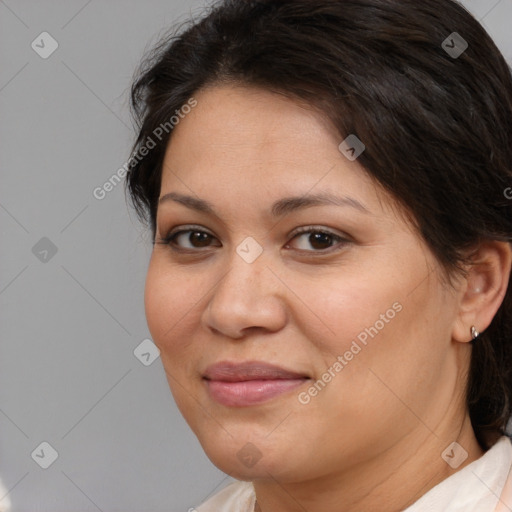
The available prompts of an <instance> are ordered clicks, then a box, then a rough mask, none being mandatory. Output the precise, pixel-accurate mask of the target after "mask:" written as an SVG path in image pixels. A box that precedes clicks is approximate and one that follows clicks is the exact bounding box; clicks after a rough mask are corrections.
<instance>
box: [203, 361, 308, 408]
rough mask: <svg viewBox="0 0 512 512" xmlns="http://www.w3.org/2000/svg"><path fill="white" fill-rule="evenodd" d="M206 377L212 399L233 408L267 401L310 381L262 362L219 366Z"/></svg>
mask: <svg viewBox="0 0 512 512" xmlns="http://www.w3.org/2000/svg"><path fill="white" fill-rule="evenodd" d="M203 378H204V380H205V384H206V386H207V388H208V391H209V393H210V396H211V397H212V398H213V399H214V400H215V401H216V402H219V403H221V404H223V405H226V406H231V407H244V406H250V405H256V404H259V403H262V402H266V401H267V400H270V399H272V398H274V397H276V396H278V395H281V394H282V393H286V392H287V391H291V390H292V389H295V388H296V387H298V386H300V385H302V384H304V382H305V381H306V380H308V379H309V377H308V376H307V375H304V374H300V373H297V372H294V371H290V370H286V369H284V368H281V367H279V366H275V365H272V364H268V363H264V362H260V361H246V362H242V363H230V362H221V363H217V364H215V365H212V366H209V367H208V368H207V369H206V371H205V372H204V374H203Z"/></svg>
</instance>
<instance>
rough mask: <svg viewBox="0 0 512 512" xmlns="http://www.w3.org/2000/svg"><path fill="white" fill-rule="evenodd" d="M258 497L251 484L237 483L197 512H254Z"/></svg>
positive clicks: (214, 497) (205, 503)
mask: <svg viewBox="0 0 512 512" xmlns="http://www.w3.org/2000/svg"><path fill="white" fill-rule="evenodd" d="M255 500H256V496H255V493H254V487H253V485H252V483H251V482H242V481H238V480H237V481H236V482H233V483H231V484H229V485H228V486H227V487H225V488H224V489H222V490H221V491H220V492H218V493H217V494H215V495H214V496H212V497H211V498H210V499H209V500H207V501H205V502H204V503H203V504H202V505H200V506H199V507H197V508H196V510H197V512H253V510H254V502H255Z"/></svg>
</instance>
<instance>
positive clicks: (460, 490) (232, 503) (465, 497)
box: [197, 436, 512, 512]
mask: <svg viewBox="0 0 512 512" xmlns="http://www.w3.org/2000/svg"><path fill="white" fill-rule="evenodd" d="M507 478H508V480H507ZM505 482H507V491H508V492H509V494H508V495H507V496H506V497H505V496H504V495H503V496H501V495H502V492H503V490H504V487H505ZM511 491H512V442H511V440H510V438H508V437H506V436H503V437H501V438H500V439H499V440H498V441H497V442H496V444H495V445H494V446H492V447H491V448H490V449H489V450H487V452H485V453H484V454H483V455H482V456H481V457H480V458H479V459H477V460H475V461H473V462H472V463H471V464H468V465H467V466H465V467H464V468H462V469H461V470H460V471H457V472H456V473H454V474H453V475H451V476H449V477H448V478H446V479H445V480H443V481H442V482H440V483H439V484H437V485H436V486H435V487H433V488H432V489H430V491H428V492H427V493H426V494H424V495H423V496H422V497H421V498H420V499H419V500H417V501H416V502H415V503H413V504H412V505H411V506H410V507H408V508H406V509H405V510H404V511H403V512H496V511H497V510H500V511H501V510H503V511H510V510H512V492H511ZM500 496H501V499H502V503H501V504H500ZM255 501H256V495H255V493H254V487H253V485H252V483H251V482H241V481H235V482H233V483H231V484H230V485H228V486H227V487H225V488H224V489H222V491H220V492H219V493H217V494H216V495H215V496H213V497H212V498H210V499H209V500H208V501H206V502H205V503H203V504H202V505H201V506H199V507H198V508H197V512H253V510H254V502H255ZM498 505H500V507H501V508H500V509H498V508H497V507H498Z"/></svg>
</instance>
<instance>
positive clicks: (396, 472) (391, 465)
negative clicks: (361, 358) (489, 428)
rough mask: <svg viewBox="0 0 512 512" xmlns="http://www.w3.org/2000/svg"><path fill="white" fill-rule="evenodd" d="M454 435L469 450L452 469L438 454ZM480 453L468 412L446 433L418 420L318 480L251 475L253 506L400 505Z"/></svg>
mask: <svg viewBox="0 0 512 512" xmlns="http://www.w3.org/2000/svg"><path fill="white" fill-rule="evenodd" d="M452 441H457V443H459V444H460V445H461V446H462V447H463V448H464V449H465V450H466V451H467V452H468V458H467V459H466V460H465V461H464V462H462V463H461V464H460V465H459V466H458V467H457V468H455V469H453V468H452V467H450V465H448V463H447V462H445V460H444V459H443V458H442V457H441V454H442V453H443V452H444V451H445V449H446V448H447V446H448V445H450V443H451V442H452ZM483 454H484V451H483V450H482V448H481V447H480V445H479V444H478V442H477V440H476V437H475V435H474V432H473V429H472V426H471V422H470V419H469V416H468V415H466V416H465V418H464V421H463V424H462V427H459V428H457V429H456V430H455V431H454V432H452V433H450V434H449V435H446V433H443V435H436V434H435V433H434V432H431V431H428V430H427V429H425V427H424V426H422V429H421V430H420V429H418V432H413V433H411V435H410V436H408V437H407V438H404V439H403V440H401V441H400V443H397V444H396V445H394V446H393V447H392V448H390V449H388V450H387V451H385V452H384V453H382V454H379V456H378V457H376V458H374V459H372V460H369V461H367V462H365V463H364V464H360V465H359V466H357V467H351V468H350V469H348V470H346V471H344V472H343V473H341V474H337V475H329V477H326V478H322V479H321V481H320V480H315V481H310V482H296V483H288V482H287V483H280V482H278V481H276V480H274V479H272V480H270V481H269V480H257V481H255V482H254V488H255V490H256V496H257V503H256V506H255V512H304V510H322V511H323V512H367V511H368V510H379V512H396V511H397V510H404V509H405V508H407V507H409V506H410V505H412V504H413V503H414V502H415V501H417V500H418V499H419V498H420V497H421V496H423V495H424V494H425V493H426V492H428V491H429V490H430V489H432V488H433V487H435V486H436V485H437V484H439V483H440V482H442V481H443V480H445V479H446V478H448V477H449V476H451V475H452V474H454V473H456V472H457V471H460V470H461V469H462V468H463V467H465V466H467V465H468V464H470V463H471V462H473V461H475V460H477V459H478V458H480V457H481V456H482V455H483Z"/></svg>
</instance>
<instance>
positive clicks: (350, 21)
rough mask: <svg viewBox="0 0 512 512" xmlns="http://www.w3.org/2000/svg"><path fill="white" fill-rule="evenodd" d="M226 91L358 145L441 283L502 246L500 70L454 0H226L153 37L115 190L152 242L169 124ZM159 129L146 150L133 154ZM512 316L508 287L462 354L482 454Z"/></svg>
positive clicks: (506, 378)
mask: <svg viewBox="0 0 512 512" xmlns="http://www.w3.org/2000/svg"><path fill="white" fill-rule="evenodd" d="M454 32H457V34H459V36H461V37H462V38H463V40H465V41H466V42H467V44H468V47H467V49H466V50H465V51H463V53H462V54H461V55H454V54H453V53H451V54H450V52H449V51H448V50H449V48H450V47H453V46H454V45H455V42H454V41H460V39H453V38H454V37H455V38H457V37H458V36H453V35H452V34H453V33H454ZM450 37H451V38H452V39H450ZM446 40H447V41H448V43H444V44H443V42H444V41H446ZM447 44H448V46H447ZM457 47H458V48H461V47H460V43H459V42H457ZM461 49H463V48H461ZM223 82H234V83H240V84H247V85H251V86H257V87H261V88H264V89H266V90H270V91H274V92H277V93H280V94H284V95H286V96H288V97H290V98H294V99H298V100H301V101H305V102H307V103H308V104H310V105H311V106H313V107H315V108H318V109H319V110H320V111H321V112H323V114H324V115H325V116H326V117H327V118H328V119H330V120H331V121H332V123H333V124H334V126H335V127H336V129H337V130H338V131H339V135H340V141H341V140H343V138H345V137H346V136H348V135H349V134H356V135H357V137H358V138H359V139H361V140H362V141H363V143H364V144H365V146H366V150H365V151H364V153H363V154H362V155H361V156H360V157H359V159H358V161H359V162H360V163H361V164H362V165H363V167H364V168H365V169H366V171H367V173H368V174H369V175H370V176H371V177H372V178H373V179H374V180H375V181H376V182H377V183H379V184H380V185H381V186H383V187H384V188H385V189H386V190H387V191H389V192H390V193H391V195H392V196H393V197H394V198H395V199H396V201H397V204H400V205H401V206H403V207H405V209H406V210H407V212H408V213H409V215H410V218H411V219H412V220H413V222H414V223H415V225H416V227H417V229H418V233H419V234H420V235H421V236H422V237H423V238H424V240H425V241H426V243H427V244H428V246H429V247H430V248H431V250H432V252H433V254H434V255H435V256H436V258H437V259H438V261H439V262H440V263H441V265H442V268H443V269H444V270H446V272H447V275H450V274H451V273H453V272H455V271H462V269H463V265H464V264H466V263H468V262H470V258H469V257H468V251H470V250H471V249H472V248H475V247H477V245H478V243H479V242H481V241H483V240H486V239H491V240H500V241H506V242H509V243H510V242H511V241H512V200H511V199H509V198H507V197H506V193H505V190H507V187H510V186H512V77H511V72H510V69H509V67H508V65H507V63H506V61H505V60H504V58H503V56H502V55H501V53H500V51H499V50H498V49H497V47H496V45H495V44H494V42H493V41H492V39H491V38H490V37H489V35H488V34H487V33H486V32H485V30H484V29H483V28H482V26H481V25H480V24H479V23H478V22H477V21H476V20H475V19H474V18H473V17H472V16H471V15H470V14H469V13H468V12H467V11H466V10H465V9H464V8H463V7H462V6H461V5H460V4H458V3H456V2H455V1H452V0H421V1H418V0H259V1H258V0H255V1H250V0H243V1H242V0H225V1H222V2H220V3H217V4H216V5H214V6H213V7H212V8H211V9H210V11H209V12H208V13H207V14H206V15H205V16H204V17H203V18H202V19H200V20H199V21H197V22H190V23H189V24H188V25H187V26H185V27H181V28H180V29H179V30H178V31H177V32H173V33H172V34H171V35H170V36H166V37H164V38H163V39H162V40H161V42H160V43H159V44H158V45H157V46H156V47H155V48H154V49H153V50H152V52H151V53H150V54H149V55H148V56H147V57H146V59H145V60H144V61H143V63H142V65H141V67H140V68H139V69H138V71H137V77H136V79H135V80H134V83H133V85H132V90H131V105H132V111H133V114H134V117H135V120H136V123H137V128H138V130H139V133H138V137H137V139H136V142H135V144H134V147H133V153H132V157H131V162H130V170H129V173H128V176H127V181H126V185H127V190H128V191H129V193H130V196H131V200H132V203H133V205H134V207H135V210H136V212H137V214H138V215H139V217H140V218H141V220H143V221H146V222H148V223H149V226H150V228H151V231H152V236H153V238H154V236H155V230H156V210H157V204H158V197H159V194H160V183H161V171H162V161H163V157H164V152H165V149H166V146H167V143H168V142H169V140H170V137H171V136H172V126H170V125H169V119H170V118H171V116H173V115H175V116H176V114H177V113H178V112H180V109H181V108H182V106H183V105H186V104H187V102H189V101H190V98H191V97H193V95H194V93H196V92H197V91H198V90H199V89H201V88H204V87H205V86H207V85H212V84H217V83H223ZM176 119H177V118H176ZM178 122H179V121H178ZM165 123H167V125H166V126H167V128H169V129H168V130H167V129H166V130H165V135H163V136H160V137H158V139H159V140H158V141H157V142H158V143H157V145H156V147H155V148H153V149H151V150H149V152H147V151H141V150H142V149H143V148H144V146H145V145H147V142H148V140H149V139H153V140H154V139H155V130H156V129H158V127H159V126H163V125H165ZM171 124H172V123H171ZM161 131H162V130H161V129H160V132H161ZM160 132H158V133H159V134H160ZM160 135H162V134H160ZM141 153H145V154H144V156H141ZM134 155H135V156H134ZM511 317H512V291H511V288H510V286H509V287H508V290H507V293H506V296H505V299H504V301H503V303H502V305H501V307H500V309H499V310H498V312H497V314H496V315H495V317H494V319H493V321H492V323H491V325H490V326H489V328H488V329H487V330H486V331H485V332H484V333H482V334H481V335H480V337H479V338H478V341H477V342H476V343H474V345H473V352H472V359H471V366H470V370H469V377H468V386H467V405H468V408H469V413H470V417H471V421H472V425H473V428H474V430H475V433H476V436H477V439H478V441H479V443H480V444H481V446H482V447H483V448H484V449H487V448H489V447H490V446H491V444H492V443H493V442H494V439H495V437H496V436H497V435H499V434H503V433H504V432H505V429H506V425H507V422H508V420H509V419H510V416H511V403H510V398H511V396H512V325H511V319H512V318H511ZM468 336H469V333H468Z"/></svg>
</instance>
